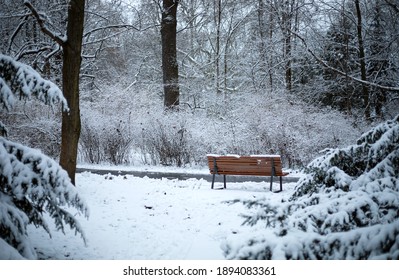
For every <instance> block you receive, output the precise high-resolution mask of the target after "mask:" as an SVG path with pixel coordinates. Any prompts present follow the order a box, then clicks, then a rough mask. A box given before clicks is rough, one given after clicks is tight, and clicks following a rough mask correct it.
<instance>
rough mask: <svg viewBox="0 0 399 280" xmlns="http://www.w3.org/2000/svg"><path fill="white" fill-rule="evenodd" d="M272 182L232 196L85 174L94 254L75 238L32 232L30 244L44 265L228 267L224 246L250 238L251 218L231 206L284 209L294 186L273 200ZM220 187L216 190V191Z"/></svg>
mask: <svg viewBox="0 0 399 280" xmlns="http://www.w3.org/2000/svg"><path fill="white" fill-rule="evenodd" d="M268 179H269V178H265V180H266V181H265V182H261V183H255V182H245V183H228V185H227V189H226V190H217V189H215V190H211V188H210V185H211V184H210V183H209V182H207V181H205V180H203V179H199V180H198V179H189V180H181V181H179V180H176V179H166V178H164V179H151V178H148V177H145V178H138V177H133V176H131V175H126V176H112V175H96V174H93V173H90V172H85V173H80V174H78V175H77V178H76V182H77V188H78V190H79V193H80V194H81V196H83V197H84V198H85V200H86V202H87V203H88V205H89V207H90V217H89V219H86V218H85V217H83V216H82V217H78V219H79V221H80V223H81V225H82V226H83V228H84V231H85V234H86V237H87V240H88V243H87V246H85V245H84V243H83V241H82V239H81V238H80V236H76V235H75V234H74V232H73V231H69V230H68V231H66V235H64V234H63V233H61V232H58V231H55V229H52V237H51V238H50V237H49V236H48V234H47V233H46V232H45V231H44V230H42V229H36V228H34V227H33V226H32V227H31V228H30V229H29V236H30V237H31V240H32V242H33V244H34V246H35V247H36V249H37V251H38V255H39V258H42V259H75V260H80V259H83V260H101V259H105V260H114V259H115V260H184V259H188V260H195V259H203V260H206V259H208V260H210V259H212V260H213V259H223V258H224V256H223V251H222V248H221V246H222V245H223V242H224V240H225V239H226V237H227V236H229V235H232V234H236V233H238V232H243V231H250V230H251V228H248V227H243V226H241V224H242V222H243V218H242V217H241V216H240V214H242V213H248V211H249V210H248V209H246V208H245V207H244V206H243V205H242V204H241V203H236V204H228V203H226V201H229V200H234V199H238V198H241V199H245V198H248V199H249V198H260V197H266V198H267V199H270V200H277V201H281V199H282V198H283V197H288V196H289V195H290V194H291V193H292V190H293V188H294V186H295V183H286V184H284V185H283V189H284V191H283V192H282V193H272V192H270V191H269V189H268V188H269V183H268ZM221 186H222V184H216V188H217V187H221ZM71 211H72V213H74V212H73V211H75V212H76V210H75V209H71ZM49 223H50V224H51V221H49Z"/></svg>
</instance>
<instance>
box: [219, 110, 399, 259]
mask: <svg viewBox="0 0 399 280" xmlns="http://www.w3.org/2000/svg"><path fill="white" fill-rule="evenodd" d="M244 204H246V205H247V206H248V207H249V208H253V207H258V208H259V209H258V211H257V212H256V214H254V215H246V216H245V219H246V220H245V223H247V224H250V225H254V224H255V223H256V222H257V223H265V228H266V229H265V230H264V231H257V232H256V234H254V235H253V236H252V237H250V238H248V237H244V240H245V241H244V242H242V239H243V237H232V239H231V241H230V242H227V243H226V244H225V253H226V256H227V257H228V258H239V259H242V258H245V259H247V258H248V259H258V258H268V259H399V239H398V238H397V236H398V234H399V115H398V116H397V117H396V118H395V119H393V120H390V121H387V122H385V123H382V124H380V125H378V126H377V127H375V128H374V129H372V130H370V131H369V132H367V133H365V134H363V135H362V136H361V137H360V138H359V139H358V141H357V143H356V144H354V145H351V146H349V147H346V148H343V149H331V150H326V151H325V152H324V155H322V156H321V157H319V158H317V159H315V160H313V161H312V162H311V163H310V164H309V165H308V166H307V167H306V169H305V176H303V177H302V178H301V179H300V181H299V182H298V183H297V185H296V187H295V191H294V193H293V195H292V196H291V198H290V199H289V200H288V201H285V202H283V204H277V205H271V204H270V203H268V202H264V201H255V202H254V201H252V202H244ZM271 221H273V222H271ZM240 239H241V240H240Z"/></svg>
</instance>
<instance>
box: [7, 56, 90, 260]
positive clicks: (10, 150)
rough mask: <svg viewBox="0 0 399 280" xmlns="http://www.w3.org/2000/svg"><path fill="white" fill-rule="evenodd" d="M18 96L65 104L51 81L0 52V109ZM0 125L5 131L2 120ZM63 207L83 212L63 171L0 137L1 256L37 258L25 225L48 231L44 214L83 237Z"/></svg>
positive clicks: (35, 153) (47, 160)
mask: <svg viewBox="0 0 399 280" xmlns="http://www.w3.org/2000/svg"><path fill="white" fill-rule="evenodd" d="M18 96H19V97H20V98H31V97H32V96H34V97H37V99H38V100H40V101H42V102H44V103H46V104H48V105H53V104H55V103H56V102H61V103H62V104H63V107H64V108H67V104H66V100H65V98H64V97H63V95H62V92H61V90H60V89H59V88H58V87H57V86H56V85H55V84H53V83H51V82H49V81H46V80H44V79H42V78H41V77H40V75H39V74H38V73H37V72H36V71H35V70H33V69H32V68H31V67H29V66H27V65H24V64H22V63H19V62H17V61H14V60H13V59H12V58H11V57H8V56H5V55H1V54H0V104H2V105H3V106H2V107H1V108H0V110H1V109H3V108H5V109H6V110H8V111H9V110H11V109H13V106H14V104H15V100H16V99H17V97H18ZM0 128H1V129H2V130H4V125H3V124H2V123H1V121H0ZM68 207H74V208H76V209H77V210H78V211H79V212H82V213H84V214H85V215H87V214H88V209H87V206H86V204H85V203H84V201H83V200H82V199H81V198H80V197H79V195H78V193H77V190H76V188H75V187H74V186H73V185H72V183H71V181H70V179H69V177H68V174H67V173H66V171H64V170H63V169H62V168H61V167H60V166H59V164H58V163H56V162H55V161H54V160H52V159H50V158H49V157H47V156H45V155H44V154H42V153H41V152H40V151H38V150H35V149H31V148H28V147H26V146H23V145H21V144H18V143H15V142H12V141H9V140H7V139H5V138H3V137H0V246H1V250H3V252H2V253H1V254H0V257H1V258H15V257H16V252H18V253H19V254H20V255H21V256H23V257H24V258H29V259H34V258H36V257H37V255H36V252H35V249H34V248H33V246H32V244H31V243H30V240H29V236H28V233H27V226H28V224H32V225H34V226H36V227H42V228H44V230H46V231H47V232H48V233H49V234H50V229H49V226H48V225H47V222H46V220H45V218H44V216H43V215H44V213H47V214H48V215H49V216H50V217H51V218H52V219H53V221H54V222H55V225H56V228H57V229H58V230H61V231H64V228H65V226H66V225H68V226H70V227H71V228H72V229H75V230H76V232H77V233H80V234H81V236H82V238H83V239H84V240H85V237H84V233H83V230H82V228H81V226H80V225H79V223H78V221H77V220H76V218H75V216H74V215H72V214H71V213H69V212H68V210H69V209H68ZM5 243H7V245H6V246H5ZM10 247H12V248H15V250H11V249H10Z"/></svg>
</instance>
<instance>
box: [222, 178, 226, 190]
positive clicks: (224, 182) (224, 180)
mask: <svg viewBox="0 0 399 280" xmlns="http://www.w3.org/2000/svg"><path fill="white" fill-rule="evenodd" d="M223 184H224V188H226V175H223Z"/></svg>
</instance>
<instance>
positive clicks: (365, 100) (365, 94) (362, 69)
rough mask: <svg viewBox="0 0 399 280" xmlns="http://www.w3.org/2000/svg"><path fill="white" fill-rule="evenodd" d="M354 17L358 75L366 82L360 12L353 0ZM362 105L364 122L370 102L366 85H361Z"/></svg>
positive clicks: (368, 115)
mask: <svg viewBox="0 0 399 280" xmlns="http://www.w3.org/2000/svg"><path fill="white" fill-rule="evenodd" d="M355 6H356V15H357V38H358V42H359V62H360V75H361V79H362V81H367V73H366V58H365V52H364V42H363V34H362V12H361V10H360V4H359V0H355ZM362 95H363V103H364V106H365V111H364V117H365V118H366V120H369V119H370V101H369V90H368V86H367V85H366V84H362Z"/></svg>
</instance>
